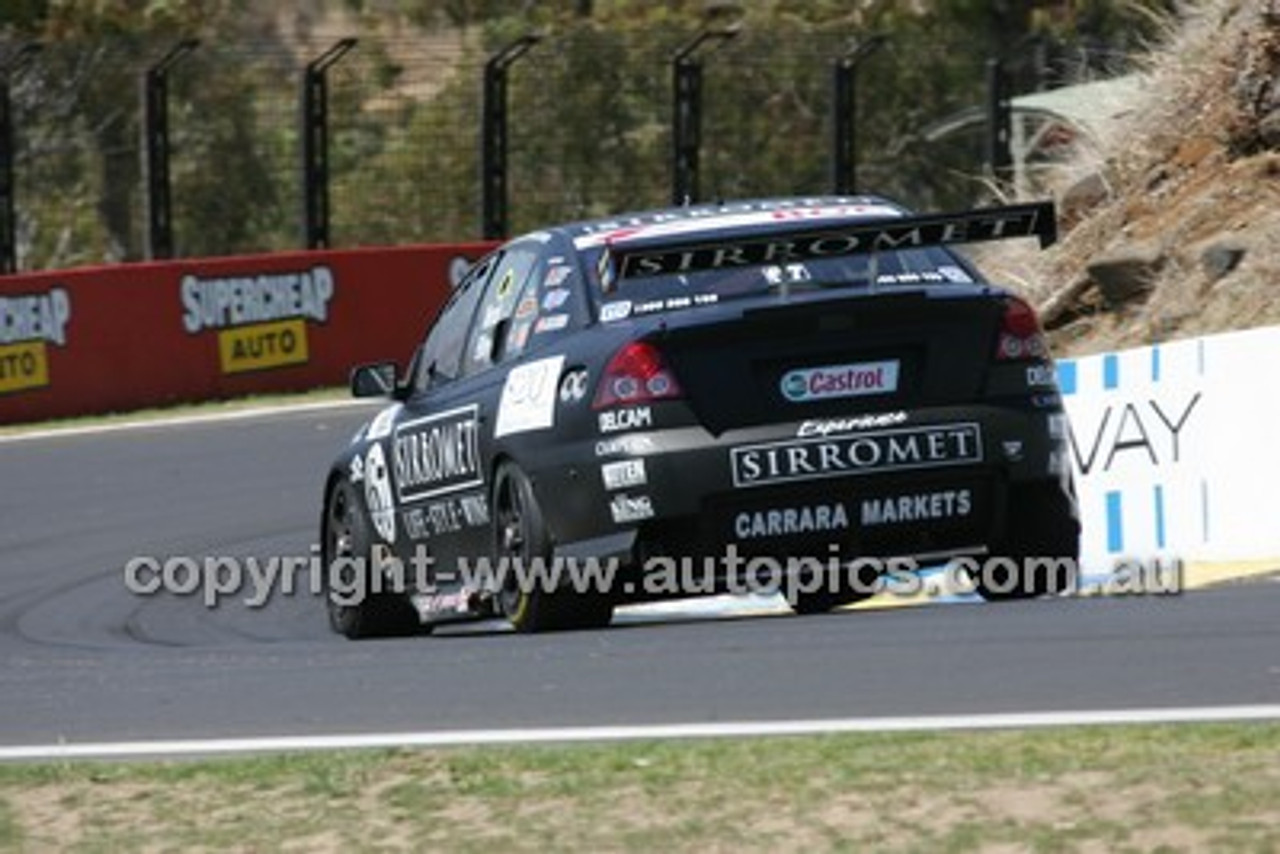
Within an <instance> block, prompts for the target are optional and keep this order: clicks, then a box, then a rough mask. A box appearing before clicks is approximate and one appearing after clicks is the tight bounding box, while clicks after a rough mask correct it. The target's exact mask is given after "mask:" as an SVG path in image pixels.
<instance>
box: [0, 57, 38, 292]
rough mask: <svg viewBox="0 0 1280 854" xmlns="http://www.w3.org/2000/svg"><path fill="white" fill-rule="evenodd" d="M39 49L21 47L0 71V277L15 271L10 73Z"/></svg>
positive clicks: (14, 71)
mask: <svg viewBox="0 0 1280 854" xmlns="http://www.w3.org/2000/svg"><path fill="white" fill-rule="evenodd" d="M40 47H41V46H40V45H39V44H37V43H35V42H30V43H28V44H25V45H23V46H22V47H20V48H18V50H17V51H16V52H15V53H14V55H13V57H12V58H11V59H10V60H9V61H8V62H6V63H5V64H4V67H3V68H0V276H3V275H6V274H9V273H16V272H18V223H17V205H16V202H15V199H14V195H15V193H14V180H13V164H14V161H15V160H16V159H17V148H16V146H15V145H14V128H13V100H12V98H11V97H10V92H9V87H10V84H11V83H12V82H13V76H14V74H15V73H17V72H18V71H19V70H20V69H21V67H22V65H23V63H25V62H26V60H27V59H28V58H30V57H31V56H32V55H33V54H35V53H36V52H38V51H39V50H40Z"/></svg>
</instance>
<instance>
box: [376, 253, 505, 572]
mask: <svg viewBox="0 0 1280 854" xmlns="http://www.w3.org/2000/svg"><path fill="white" fill-rule="evenodd" d="M498 260H499V255H498V254H497V253H495V254H492V255H489V256H487V257H485V258H483V259H481V260H480V261H479V262H478V263H477V264H476V265H475V266H474V267H472V269H471V270H470V271H469V272H468V273H467V275H466V276H464V277H463V279H462V281H461V282H459V283H458V286H457V287H456V288H455V289H454V292H453V293H452V294H451V295H450V297H449V300H448V301H447V302H446V303H445V305H444V307H443V308H442V309H441V311H440V314H439V315H438V316H437V318H436V320H435V322H434V323H433V324H432V326H431V328H430V330H429V331H428V333H427V336H426V338H425V340H424V341H423V343H422V346H421V347H420V348H419V350H418V353H417V354H416V356H415V358H414V364H413V367H412V369H411V373H410V377H409V382H410V383H411V391H410V394H409V396H408V397H407V399H406V400H405V402H404V405H403V407H402V408H401V409H400V411H399V413H398V414H397V416H396V418H395V424H394V427H393V428H392V429H391V434H392V435H391V441H390V447H389V451H390V454H389V456H390V459H389V460H388V466H387V468H388V470H389V476H390V482H391V487H392V496H393V501H394V502H395V506H396V508H397V514H396V515H397V516H398V521H399V529H400V536H399V537H397V538H395V540H394V543H395V550H396V553H397V554H398V555H399V557H400V558H401V559H402V560H404V561H406V562H408V563H407V565H408V566H409V567H411V569H412V571H413V573H414V576H413V577H414V578H415V580H416V581H418V582H427V583H430V584H439V585H440V586H441V587H442V589H444V590H447V589H448V587H449V586H450V584H449V582H448V579H447V578H440V577H438V570H439V568H440V565H439V562H438V559H439V556H440V555H441V554H442V553H452V552H454V551H455V549H453V548H451V547H450V540H451V539H454V538H456V536H457V534H458V532H459V531H460V530H462V529H463V528H465V527H467V526H472V525H483V524H486V523H487V521H488V520H487V515H486V513H485V512H484V502H485V501H486V499H485V497H484V496H485V478H484V464H483V459H482V454H481V449H480V407H479V404H478V402H477V401H474V400H470V399H468V397H467V395H468V390H467V388H466V386H465V385H464V384H463V383H462V382H460V380H461V379H462V367H463V358H462V357H463V353H464V348H465V346H466V341H467V338H468V336H469V335H470V332H471V326H472V321H473V319H474V317H475V315H476V310H477V307H478V306H479V304H480V300H481V298H482V297H483V296H484V290H485V285H486V283H487V282H488V281H489V278H490V276H491V275H492V273H493V271H494V268H495V267H496V266H497V264H498Z"/></svg>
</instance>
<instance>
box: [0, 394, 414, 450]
mask: <svg viewBox="0 0 1280 854" xmlns="http://www.w3.org/2000/svg"><path fill="white" fill-rule="evenodd" d="M388 402H389V401H386V400H382V399H379V400H377V401H373V400H369V399H360V398H338V399H336V400H314V401H308V402H306V403H275V404H271V405H269V406H251V407H246V408H244V409H231V410H225V411H221V412H192V413H188V414H185V415H171V416H164V417H159V418H135V419H131V420H128V421H110V422H107V423H105V424H85V425H83V426H78V427H45V428H41V429H37V430H29V431H25V432H22V433H6V434H3V435H0V444H4V443H6V442H27V441H34V440H37V439H60V438H62V437H63V436H92V435H96V434H98V433H120V432H123V431H126V430H150V429H155V428H163V427H185V426H188V425H192V424H212V423H217V422H219V421H246V420H250V419H253V418H269V417H272V416H280V415H293V414H295V413H298V412H315V411H322V410H325V409H354V408H357V407H361V406H367V407H372V406H373V405H374V404H376V403H381V404H383V405H384V406H385V405H386V404H387V403H388Z"/></svg>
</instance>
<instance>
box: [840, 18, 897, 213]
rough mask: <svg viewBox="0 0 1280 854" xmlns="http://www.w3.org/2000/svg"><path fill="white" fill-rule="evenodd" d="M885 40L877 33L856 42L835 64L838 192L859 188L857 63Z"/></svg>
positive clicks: (844, 193) (848, 192) (854, 190)
mask: <svg viewBox="0 0 1280 854" xmlns="http://www.w3.org/2000/svg"><path fill="white" fill-rule="evenodd" d="M886 40H887V37H886V36H884V35H874V36H871V37H870V38H869V39H867V40H866V41H864V42H854V43H853V44H851V45H850V46H849V49H848V50H847V51H845V53H844V54H843V55H841V56H840V57H839V58H838V59H837V60H836V61H835V64H834V66H833V81H832V82H833V86H834V96H833V98H832V104H831V110H832V116H831V127H832V141H831V147H832V157H831V187H832V192H834V193H836V194H837V195H842V196H843V195H851V194H853V193H856V192H857V187H858V148H857V131H858V124H857V117H858V104H857V93H858V82H857V81H858V66H859V64H861V63H862V61H863V60H864V59H866V58H867V57H868V56H870V55H871V54H872V53H874V52H875V51H876V50H877V49H879V48H880V47H881V46H882V45H883V44H884V43H885V41H886Z"/></svg>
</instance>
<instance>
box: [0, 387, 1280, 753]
mask: <svg viewBox="0 0 1280 854" xmlns="http://www.w3.org/2000/svg"><path fill="white" fill-rule="evenodd" d="M369 411H370V410H367V409H363V408H359V409H353V408H341V409H326V410H308V411H303V412H295V413H292V414H287V415H276V416H271V417H264V418H257V419H252V420H238V421H224V422H216V423H205V424H193V425H185V426H166V427H154V428H144V429H136V430H125V431H119V432H108V433H101V434H91V435H78V436H63V437H50V438H35V439H25V440H21V441H0V654H2V656H3V669H0V697H2V698H3V699H0V745H32V744H48V743H55V742H59V741H63V740H65V741H67V742H84V741H95V742H101V741H111V740H150V739H188V738H231V737H250V736H277V735H307V734H321V733H376V732H408V731H422V730H455V729H479V728H525V727H549V726H594V725H624V724H647V723H703V722H716V721H745V720H770V721H772V720H778V721H782V720H793V719H815V718H828V717H830V718H849V717H877V716H900V715H911V716H915V715H944V714H947V715H949V714H956V715H960V714H976V713H986V712H990V713H1013V712H1038V711H1060V710H1099V709H1105V710H1112V709H1114V710H1124V709H1138V708H1159V709H1166V708H1168V709H1173V708H1180V707H1200V706H1238V705H1246V704H1258V705H1274V704H1280V583H1276V582H1275V581H1274V580H1266V579H1261V580H1254V581H1250V582H1242V583H1235V584H1230V585H1226V586H1223V587H1218V588H1214V589H1210V590H1204V591H1197V592H1193V593H1187V594H1184V595H1180V596H1163V597H1154V596H1153V597H1126V598H1111V599H1101V598H1092V599H1064V600H1054V601H1039V602H1028V603H1017V604H1007V605H970V604H961V605H945V604H930V605H924V606H921V607H914V608H892V609H883V610H869V611H848V612H842V613H837V614H831V615H826V616H822V617H809V618H799V617H792V616H790V615H777V616H751V617H724V616H712V615H710V614H711V612H710V611H707V612H706V615H704V616H701V617H699V616H697V614H696V613H694V614H693V615H690V614H689V613H688V612H685V613H682V614H675V613H667V614H666V616H665V617H664V616H663V614H662V613H659V614H657V615H656V616H654V615H652V614H651V615H649V616H647V617H643V616H635V615H632V616H630V617H628V616H626V615H623V616H620V617H619V619H618V620H617V621H616V622H615V626H614V627H612V628H610V629H607V630H603V631H591V632H580V633H571V634H559V635H546V636H533V637H523V636H516V635H514V634H512V633H510V632H508V631H506V630H505V629H504V628H503V627H502V626H501V625H499V624H497V623H493V624H484V625H480V626H478V627H471V628H468V629H466V630H450V631H446V632H438V633H437V634H436V635H435V636H432V637H421V638H411V639H404V640H388V641H369V642H361V643H352V642H349V641H346V640H344V639H342V638H339V637H337V636H334V635H331V634H330V633H329V631H328V627H327V625H326V622H325V616H324V609H323V606H322V601H321V599H320V597H319V596H318V595H313V594H311V593H310V592H308V591H307V590H305V589H304V590H302V591H300V592H296V593H295V594H294V595H291V596H284V595H276V596H274V597H272V598H271V599H270V601H269V602H268V604H267V605H266V606H265V607H260V608H249V607H246V606H245V605H244V604H243V602H242V597H229V598H228V599H227V600H226V601H224V602H222V603H221V604H220V606H219V607H217V608H212V609H211V608H207V607H205V605H204V604H203V603H202V601H201V600H200V598H199V596H198V595H197V596H185V597H184V596H177V595H172V594H156V595H152V596H138V595H134V594H132V593H130V592H129V591H128V590H127V589H126V587H125V583H124V572H123V567H124V565H125V563H126V561H127V560H129V559H130V558H131V557H134V556H139V555H144V556H157V557H160V558H162V559H163V558H165V557H168V556H171V555H191V556H193V557H195V558H197V559H200V558H203V557H204V556H206V555H211V554H228V555H236V556H247V555H257V556H260V557H262V558H266V557H268V556H270V555H308V554H309V548H310V546H311V544H312V543H313V541H314V539H315V537H316V524H317V520H318V518H319V514H320V487H321V484H322V480H323V475H324V472H325V466H326V464H327V462H328V461H329V459H330V458H331V457H332V456H333V454H334V453H335V452H336V451H337V450H338V449H339V448H340V447H341V446H342V445H343V444H344V443H345V442H346V441H347V440H348V438H349V437H350V435H351V434H352V433H353V432H354V430H355V428H356V426H357V425H358V423H359V422H360V421H361V420H363V419H364V418H365V417H367V414H368V413H369ZM305 586H306V585H303V587H305ZM248 593H249V591H247V590H246V592H245V594H243V595H248Z"/></svg>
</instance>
